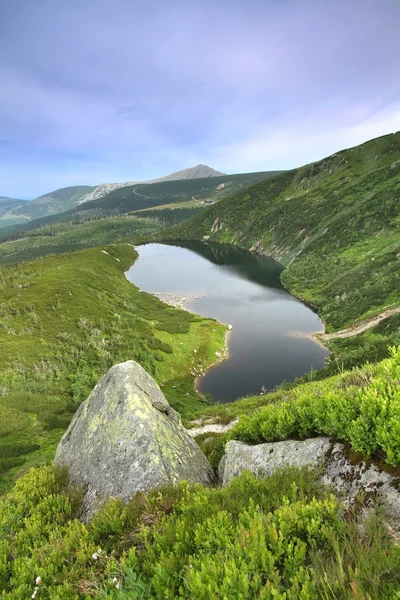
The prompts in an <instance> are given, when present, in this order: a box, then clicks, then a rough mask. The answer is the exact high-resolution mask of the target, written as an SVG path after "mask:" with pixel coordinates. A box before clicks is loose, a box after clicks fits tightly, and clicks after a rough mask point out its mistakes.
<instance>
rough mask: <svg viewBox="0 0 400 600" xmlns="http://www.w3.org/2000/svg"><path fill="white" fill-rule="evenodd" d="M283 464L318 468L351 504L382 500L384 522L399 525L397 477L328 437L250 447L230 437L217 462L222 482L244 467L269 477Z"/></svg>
mask: <svg viewBox="0 0 400 600" xmlns="http://www.w3.org/2000/svg"><path fill="white" fill-rule="evenodd" d="M286 465H290V466H296V467H303V466H309V467H311V468H314V469H315V468H317V469H318V471H319V472H320V474H321V476H320V477H321V480H322V482H323V483H325V484H327V485H329V486H331V488H332V490H333V492H334V493H335V494H336V495H338V496H339V497H340V498H341V499H342V500H343V502H344V505H345V506H347V507H348V506H351V505H352V504H353V503H354V501H355V499H356V497H357V495H358V494H360V493H361V494H362V495H363V497H364V498H365V499H366V500H367V501H368V499H377V500H378V501H381V502H382V503H383V505H384V507H385V508H386V511H387V521H388V522H389V524H391V525H392V526H393V527H394V529H398V528H399V524H400V479H399V477H398V476H397V477H396V476H395V475H392V474H390V473H389V472H388V471H389V469H388V471H385V470H382V468H378V466H377V465H374V464H373V463H371V462H366V461H363V460H354V459H353V460H351V459H350V457H349V453H348V452H347V450H346V447H345V446H344V445H343V444H340V443H337V442H335V441H334V440H331V439H330V438H328V437H316V438H311V439H308V440H304V441H298V440H286V441H283V442H272V443H266V444H257V445H255V446H250V445H249V444H245V443H243V442H238V441H235V440H232V441H230V442H228V443H227V444H226V450H225V455H224V456H223V458H222V459H221V461H220V464H219V469H218V472H219V477H220V480H221V482H222V485H224V486H225V485H227V484H228V483H229V482H230V481H231V479H233V477H235V476H237V475H239V474H240V473H241V472H242V471H244V470H250V471H252V472H253V473H255V474H257V475H258V474H260V475H262V476H264V477H268V476H270V475H272V473H274V471H276V470H277V469H278V468H281V467H284V466H286Z"/></svg>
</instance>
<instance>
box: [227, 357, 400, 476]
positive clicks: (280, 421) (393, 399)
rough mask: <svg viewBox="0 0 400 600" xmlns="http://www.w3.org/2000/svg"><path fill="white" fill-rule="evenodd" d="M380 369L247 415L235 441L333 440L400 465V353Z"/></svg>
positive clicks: (310, 388)
mask: <svg viewBox="0 0 400 600" xmlns="http://www.w3.org/2000/svg"><path fill="white" fill-rule="evenodd" d="M390 354H391V358H389V359H386V360H384V361H382V362H380V363H378V364H377V365H374V366H372V365H366V366H365V367H363V368H362V369H357V370H354V371H350V372H348V373H347V374H346V375H344V376H337V377H333V378H331V379H328V380H326V381H322V382H317V383H315V384H312V383H309V384H305V385H302V386H299V387H297V388H295V389H294V390H291V392H290V394H289V396H288V399H287V400H286V401H281V402H278V403H276V404H269V405H267V406H265V407H264V408H262V409H260V410H258V411H257V412H256V413H255V414H253V415H252V416H243V417H242V418H241V419H240V421H239V423H238V424H237V425H236V426H235V427H234V428H233V429H232V431H231V433H230V437H231V438H232V439H240V440H243V441H247V442H262V441H268V442H271V441H277V440H282V439H285V438H288V437H300V438H306V437H310V436H312V435H315V434H326V435H332V436H335V437H337V438H339V439H342V440H346V441H348V442H349V443H350V444H351V446H352V448H353V449H354V450H356V451H359V452H361V453H362V454H363V455H364V456H371V455H372V454H374V453H376V452H381V453H382V452H383V453H384V454H385V458H386V461H387V462H388V463H389V464H391V465H397V464H399V463H400V348H398V349H394V348H392V349H391V351H390Z"/></svg>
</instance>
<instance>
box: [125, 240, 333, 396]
mask: <svg viewBox="0 0 400 600" xmlns="http://www.w3.org/2000/svg"><path fill="white" fill-rule="evenodd" d="M136 250H137V251H138V253H139V258H138V259H137V260H136V262H135V264H134V265H133V267H131V269H129V271H128V272H127V273H126V275H127V278H128V280H129V281H131V282H132V283H134V284H135V285H136V286H138V287H139V288H140V289H141V290H143V291H145V292H148V293H153V294H156V295H157V296H158V297H160V298H161V299H163V300H164V301H166V302H168V303H171V304H175V305H178V306H184V308H185V309H187V310H190V311H191V312H194V313H197V314H200V315H203V316H205V317H211V318H213V319H216V320H217V321H219V322H221V323H226V324H229V325H230V326H231V328H232V329H231V330H230V331H229V332H228V334H227V351H228V353H227V357H226V358H225V360H222V361H221V362H218V363H217V364H216V365H214V366H213V367H211V368H210V369H208V370H207V371H206V372H205V374H204V375H203V376H202V377H199V378H198V380H197V382H196V389H197V390H198V392H200V393H201V394H204V395H206V394H208V395H209V397H211V399H212V400H213V401H214V402H232V401H233V400H236V399H238V398H242V397H244V396H248V395H256V394H261V393H265V392H266V391H269V390H271V389H273V388H274V387H275V386H277V385H279V384H281V383H282V382H283V381H293V380H294V379H295V378H296V377H300V376H302V375H304V374H305V373H308V372H309V371H310V370H311V369H315V370H318V369H321V368H322V367H323V366H324V364H325V360H326V357H327V356H328V354H329V351H328V350H327V349H326V348H325V347H324V346H322V344H320V343H318V342H317V341H315V340H314V339H313V338H312V334H313V333H316V332H321V331H323V325H322V323H321V321H320V319H319V318H318V315H317V314H316V313H314V312H313V311H312V310H311V309H310V308H309V307H307V306H306V305H305V304H303V303H302V302H301V301H300V300H298V299H297V298H294V297H293V296H291V295H290V294H289V293H288V292H286V291H285V290H284V289H283V287H282V284H281V283H280V279H279V276H280V273H281V272H282V270H283V267H282V265H280V264H279V263H277V262H276V261H275V260H273V259H271V258H268V257H264V256H260V255H256V254H253V253H251V252H248V251H246V250H241V249H238V248H236V247H235V246H231V245H228V244H211V243H206V242H188V243H187V244H186V243H185V245H179V246H178V245H167V244H146V245H142V246H138V247H137V248H136Z"/></svg>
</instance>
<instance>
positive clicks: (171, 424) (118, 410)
mask: <svg viewBox="0 0 400 600" xmlns="http://www.w3.org/2000/svg"><path fill="white" fill-rule="evenodd" d="M55 464H56V465H57V466H61V465H66V466H68V467H69V474H70V479H71V481H72V482H73V483H76V484H81V485H83V486H84V488H85V496H84V507H85V515H84V517H85V516H86V517H87V516H89V515H91V514H92V513H93V512H94V511H95V510H96V508H97V507H99V506H100V505H101V504H102V503H103V502H104V500H106V499H107V498H109V497H118V498H121V499H123V500H126V499H128V498H129V497H131V496H132V495H133V494H134V493H135V492H136V491H138V490H148V489H151V488H157V487H160V486H162V485H164V484H169V483H173V484H174V483H177V482H179V481H180V480H183V479H185V480H187V481H189V482H191V483H195V482H199V483H202V484H209V483H211V482H212V481H213V479H214V477H213V471H212V468H211V466H210V464H209V462H208V461H207V459H206V457H205V456H204V454H203V453H202V451H201V450H200V448H199V447H198V446H197V444H196V442H195V441H194V440H193V439H192V438H191V437H190V436H189V435H188V434H187V432H186V429H185V428H184V427H183V426H182V424H181V419H180V416H179V415H178V413H177V412H175V411H174V410H173V409H172V408H171V407H170V406H169V404H168V402H167V400H166V399H165V397H164V395H163V393H162V392H161V390H160V388H159V387H158V385H157V384H156V382H155V381H154V379H152V377H150V375H148V373H146V371H145V370H144V369H143V368H142V367H141V366H140V365H138V364H137V363H135V362H134V361H127V362H125V363H121V364H118V365H115V366H113V367H112V368H111V369H110V370H109V371H108V372H107V373H106V374H105V375H104V377H102V378H101V379H100V381H99V383H98V384H97V385H96V387H95V388H94V390H93V391H92V392H91V394H90V396H89V397H88V398H87V400H85V402H83V403H82V404H81V406H80V407H79V409H78V410H77V412H76V414H75V416H74V418H73V420H72V422H71V424H70V426H69V428H68V430H67V432H66V433H65V435H64V437H63V438H62V440H61V442H60V444H59V446H58V448H57V452H56V457H55Z"/></svg>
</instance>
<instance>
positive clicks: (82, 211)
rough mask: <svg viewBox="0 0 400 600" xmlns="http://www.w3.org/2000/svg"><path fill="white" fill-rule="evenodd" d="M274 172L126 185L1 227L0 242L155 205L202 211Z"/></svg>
mask: <svg viewBox="0 0 400 600" xmlns="http://www.w3.org/2000/svg"><path fill="white" fill-rule="evenodd" d="M276 173H277V171H264V172H260V173H241V174H236V175H221V176H213V177H211V176H210V177H206V178H202V179H198V178H194V179H181V180H176V181H162V182H157V183H145V184H135V185H131V186H128V185H127V186H124V187H120V188H118V189H115V190H114V191H112V192H109V193H108V194H107V195H106V196H104V197H101V198H97V199H92V200H89V201H88V202H84V203H83V204H82V203H80V201H79V203H78V205H77V206H75V207H74V208H72V209H70V210H68V211H66V212H63V213H58V214H55V215H48V216H44V217H41V218H39V219H34V220H32V221H30V222H28V221H26V222H24V223H23V224H17V225H15V226H14V227H8V228H7V229H6V228H3V230H0V239H4V238H8V237H10V236H18V237H20V236H21V234H23V233H24V232H26V231H31V230H34V229H37V228H39V227H43V226H45V225H51V224H55V223H72V222H76V221H82V220H88V219H105V218H109V217H115V216H118V215H123V214H125V213H128V212H129V213H132V212H135V211H144V210H146V209H152V208H154V207H158V206H159V207H160V209H163V208H181V207H184V208H186V209H188V208H190V209H191V210H193V209H197V208H202V209H204V208H205V205H204V202H205V200H212V201H219V200H221V199H222V198H225V197H226V196H227V195H230V194H232V193H233V192H236V191H238V190H240V189H242V188H245V187H247V186H249V185H251V184H252V183H255V182H258V181H262V180H264V179H267V178H268V177H273V176H275V175H276ZM96 189H97V188H96ZM183 203H185V205H183ZM163 214H164V215H166V214H167V212H166V211H163ZM160 215H161V213H160ZM160 215H159V216H160ZM138 216H150V217H154V216H155V215H154V214H153V213H152V214H151V215H150V214H149V213H147V214H146V215H145V214H142V213H141V214H140V215H138ZM174 216H175V217H177V216H178V215H177V214H176V213H175V215H174ZM183 218H187V216H186V212H185V214H184V215H183V214H182V218H181V219H176V220H175V219H174V222H179V221H180V220H182V219H183ZM0 223H1V218H0ZM168 226H169V225H168Z"/></svg>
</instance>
